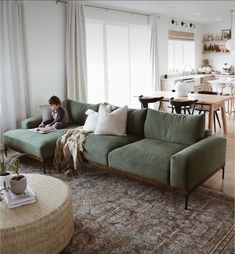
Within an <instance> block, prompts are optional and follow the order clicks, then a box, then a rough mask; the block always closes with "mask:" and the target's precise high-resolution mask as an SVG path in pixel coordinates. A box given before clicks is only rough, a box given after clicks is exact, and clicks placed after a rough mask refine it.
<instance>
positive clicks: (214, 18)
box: [89, 0, 235, 24]
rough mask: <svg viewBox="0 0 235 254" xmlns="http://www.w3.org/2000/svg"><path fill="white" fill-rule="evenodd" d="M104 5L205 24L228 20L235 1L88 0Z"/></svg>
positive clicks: (234, 8) (234, 6) (234, 7)
mask: <svg viewBox="0 0 235 254" xmlns="http://www.w3.org/2000/svg"><path fill="white" fill-rule="evenodd" d="M89 2H92V3H96V4H102V5H105V6H110V7H115V8H121V9H128V10H135V11H142V12H147V13H156V14H159V15H160V16H161V15H162V16H166V17H172V18H180V19H184V20H189V21H193V22H197V23H202V24H207V23H216V22H230V21H231V10H235V1H234V0H233V1H223V0H220V1H218V0H217V1H201V0H198V1H187V0H185V1H173V0H172V1H158V0H155V1H112V0H111V1H89Z"/></svg>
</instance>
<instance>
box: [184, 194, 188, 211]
mask: <svg viewBox="0 0 235 254" xmlns="http://www.w3.org/2000/svg"><path fill="white" fill-rule="evenodd" d="M184 209H185V210H188V194H186V195H185V205H184Z"/></svg>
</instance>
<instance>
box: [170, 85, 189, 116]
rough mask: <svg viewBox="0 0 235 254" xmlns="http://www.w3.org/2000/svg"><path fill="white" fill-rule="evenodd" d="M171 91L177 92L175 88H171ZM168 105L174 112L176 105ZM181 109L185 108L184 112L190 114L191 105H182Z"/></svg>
mask: <svg viewBox="0 0 235 254" xmlns="http://www.w3.org/2000/svg"><path fill="white" fill-rule="evenodd" d="M171 92H172V93H175V89H173V90H171ZM190 93H194V92H193V91H192V92H190ZM167 107H168V108H170V109H171V112H172V113H173V112H174V106H173V105H169V106H167ZM181 110H183V111H184V112H185V113H184V114H186V111H187V112H188V114H189V115H190V114H191V106H188V105H187V106H182V107H181Z"/></svg>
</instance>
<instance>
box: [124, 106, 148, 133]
mask: <svg viewBox="0 0 235 254" xmlns="http://www.w3.org/2000/svg"><path fill="white" fill-rule="evenodd" d="M146 115H147V109H128V114H127V125H126V133H127V134H130V135H134V136H137V137H140V138H143V137H144V122H145V119H146Z"/></svg>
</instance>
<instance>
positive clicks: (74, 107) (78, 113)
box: [67, 100, 99, 126]
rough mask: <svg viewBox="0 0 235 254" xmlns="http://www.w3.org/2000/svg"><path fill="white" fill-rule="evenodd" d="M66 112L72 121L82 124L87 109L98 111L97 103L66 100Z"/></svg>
mask: <svg viewBox="0 0 235 254" xmlns="http://www.w3.org/2000/svg"><path fill="white" fill-rule="evenodd" d="M67 107H68V114H69V117H70V119H71V121H72V122H73V123H76V124H78V125H79V126H82V125H84V123H85V121H86V118H87V115H86V111H87V110H88V109H93V110H94V111H96V112H97V111H98V109H99V104H88V103H82V102H78V101H73V100H68V102H67Z"/></svg>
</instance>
